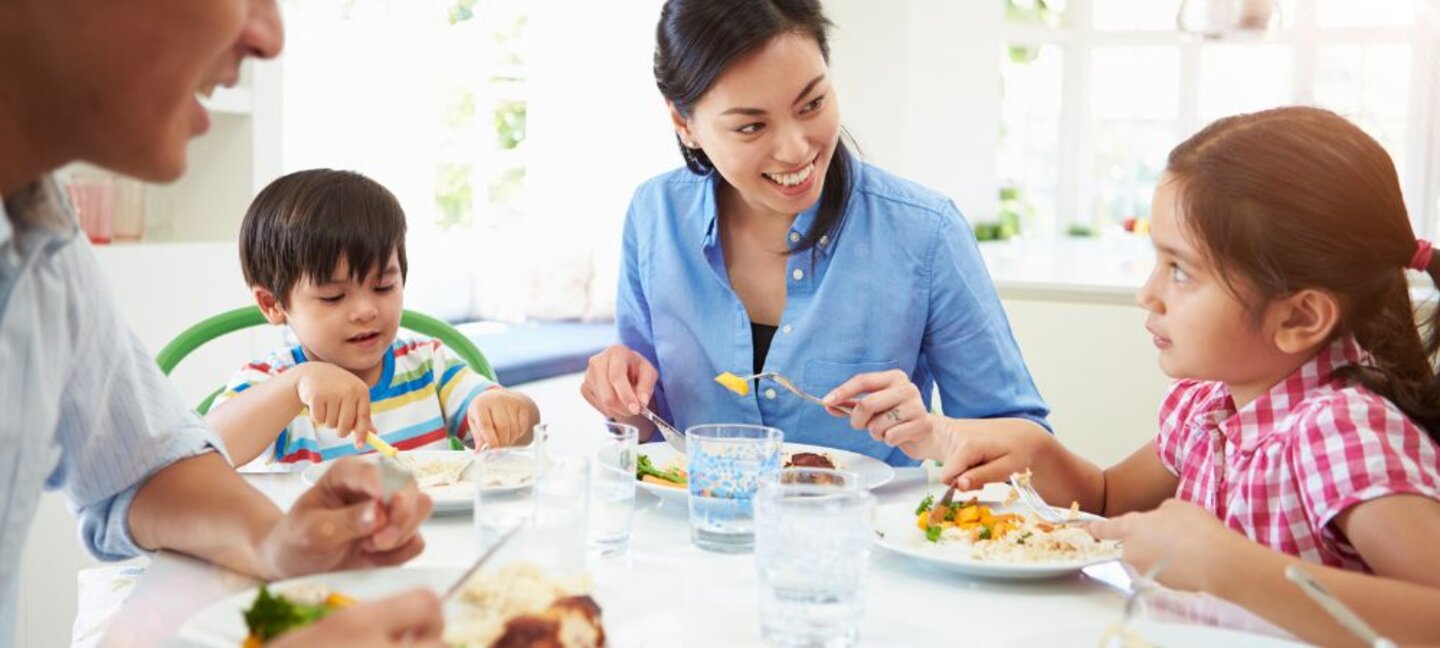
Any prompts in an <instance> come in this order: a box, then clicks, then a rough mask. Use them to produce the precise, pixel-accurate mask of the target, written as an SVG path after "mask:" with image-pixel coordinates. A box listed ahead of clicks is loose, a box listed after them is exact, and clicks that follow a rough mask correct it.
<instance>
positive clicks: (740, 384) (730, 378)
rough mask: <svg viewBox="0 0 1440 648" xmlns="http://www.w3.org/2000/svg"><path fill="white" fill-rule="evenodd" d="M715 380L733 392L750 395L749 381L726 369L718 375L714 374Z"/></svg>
mask: <svg viewBox="0 0 1440 648" xmlns="http://www.w3.org/2000/svg"><path fill="white" fill-rule="evenodd" d="M715 382H717V383H720V384H721V385H724V386H725V388H726V389H728V390H730V391H732V392H735V393H737V394H739V395H741V396H749V395H750V381H748V380H745V379H744V378H741V377H739V376H737V375H735V374H733V373H730V372H728V371H727V372H725V373H722V374H720V375H718V376H715Z"/></svg>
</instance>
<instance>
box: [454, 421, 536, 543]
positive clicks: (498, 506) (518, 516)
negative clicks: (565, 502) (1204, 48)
mask: <svg viewBox="0 0 1440 648" xmlns="http://www.w3.org/2000/svg"><path fill="white" fill-rule="evenodd" d="M539 456H540V444H538V443H532V444H530V445H527V446H515V447H505V448H489V449H485V450H481V451H479V456H477V457H475V463H474V464H471V466H470V469H469V470H470V480H471V481H473V482H475V540H476V544H477V547H478V550H479V551H484V550H485V549H487V548H489V547H490V545H491V544H492V543H493V542H495V541H496V540H497V539H499V538H500V536H501V535H503V534H504V533H505V531H507V530H509V529H510V528H512V527H516V526H527V525H529V524H530V522H531V520H533V519H534V517H535V472H536V470H535V469H536V466H537V462H538V459H539Z"/></svg>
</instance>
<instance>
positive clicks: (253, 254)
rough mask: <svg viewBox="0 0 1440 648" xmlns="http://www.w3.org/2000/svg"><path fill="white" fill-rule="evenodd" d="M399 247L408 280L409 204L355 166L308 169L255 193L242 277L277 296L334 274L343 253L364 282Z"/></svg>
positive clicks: (286, 296)
mask: <svg viewBox="0 0 1440 648" xmlns="http://www.w3.org/2000/svg"><path fill="white" fill-rule="evenodd" d="M392 252H394V253H395V254H396V255H397V256H398V257H399V261H400V277H401V280H402V281H403V280H404V278H405V276H406V274H407V272H408V271H409V268H408V264H407V262H406V259H405V210H403V209H401V208H400V201H398V200H396V199H395V194H392V193H390V191H389V190H388V189H386V188H385V187H382V186H380V183H378V182H375V181H374V180H371V179H369V178H367V177H365V176H363V175H360V174H358V173H354V172H352V171H333V170H331V169H310V170H308V171H296V172H295V173H291V174H289V175H286V176H282V177H280V178H277V179H276V180H275V181H274V182H271V183H270V184H269V185H266V187H265V188H264V189H262V190H260V194H259V195H257V196H255V200H254V201H253V202H251V203H250V209H249V210H247V211H246V212H245V220H244V221H243V222H241V223H240V268H241V269H242V270H243V271H244V273H245V282H246V284H247V285H250V286H260V287H262V288H264V289H266V290H268V291H270V292H271V294H273V295H275V299H276V300H278V301H279V302H280V305H281V306H282V307H284V306H288V305H289V303H290V290H291V289H292V288H294V287H295V284H296V283H297V282H299V281H300V280H301V279H310V280H311V281H313V282H315V283H323V282H326V281H329V280H330V276H331V273H333V272H335V268H336V267H337V266H338V265H339V263H340V259H342V258H343V259H345V262H346V264H348V265H349V270H350V277H351V278H352V279H354V280H356V281H363V280H364V279H365V277H367V276H369V275H370V273H371V272H372V271H373V270H375V269H377V268H379V269H381V270H384V267H385V263H387V262H388V261H389V260H390V254H391V253H392Z"/></svg>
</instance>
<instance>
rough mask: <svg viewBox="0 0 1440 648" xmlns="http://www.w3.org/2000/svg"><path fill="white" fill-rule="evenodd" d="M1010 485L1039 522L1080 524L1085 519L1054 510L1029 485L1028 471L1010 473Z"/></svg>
mask: <svg viewBox="0 0 1440 648" xmlns="http://www.w3.org/2000/svg"><path fill="white" fill-rule="evenodd" d="M1010 486H1011V488H1014V489H1015V493H1016V494H1018V495H1019V496H1020V501H1022V502H1024V503H1025V506H1027V507H1029V509H1030V510H1031V511H1032V512H1034V513H1035V517H1038V518H1040V521H1041V522H1045V523H1047V524H1057V525H1060V524H1080V523H1082V522H1084V521H1085V520H1081V519H1072V518H1070V517H1069V516H1066V515H1065V514H1063V513H1061V512H1059V511H1056V510H1055V507H1053V506H1050V505H1049V504H1047V503H1046V502H1045V498H1043V497H1041V496H1040V493H1039V492H1038V491H1036V490H1035V487H1034V486H1031V485H1030V475H1029V473H1028V472H1027V473H1026V474H1024V475H1021V474H1020V473H1010Z"/></svg>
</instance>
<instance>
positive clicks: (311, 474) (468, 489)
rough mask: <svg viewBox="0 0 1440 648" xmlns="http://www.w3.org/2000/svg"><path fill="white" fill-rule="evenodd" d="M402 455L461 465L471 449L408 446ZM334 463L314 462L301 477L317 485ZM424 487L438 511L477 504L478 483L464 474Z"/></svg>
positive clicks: (426, 461)
mask: <svg viewBox="0 0 1440 648" xmlns="http://www.w3.org/2000/svg"><path fill="white" fill-rule="evenodd" d="M400 455H401V456H404V457H408V458H409V459H410V460H412V461H414V462H415V463H416V465H417V466H426V465H435V464H441V465H446V466H450V467H452V468H459V467H460V464H463V463H465V462H466V461H469V460H470V456H471V452H470V451H469V450H405V451H402V452H401V453H400ZM378 456H379V455H376V454H367V455H365V456H364V457H363V458H364V459H367V460H370V461H375V460H376V458H377V457H378ZM334 463H335V462H334V461H327V462H325V463H318V464H314V465H311V466H310V467H308V468H306V469H305V470H304V472H301V473H300V479H301V480H303V481H304V482H305V483H306V484H307V485H314V484H315V482H317V481H320V477H321V475H324V474H325V471H327V470H329V469H330V466H331V465H332V464H334ZM421 490H423V491H424V492H425V494H426V495H429V496H430V499H431V500H432V501H434V502H435V512H436V513H463V512H468V511H470V510H472V509H473V508H474V507H475V484H474V482H471V481H470V480H469V479H467V478H463V477H462V481H460V482H459V483H456V484H446V485H444V486H431V487H428V488H422V489H421Z"/></svg>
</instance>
